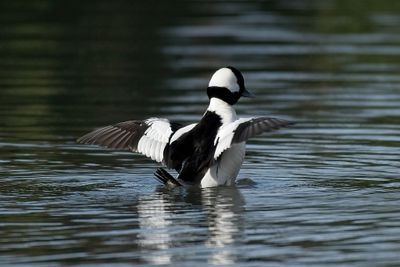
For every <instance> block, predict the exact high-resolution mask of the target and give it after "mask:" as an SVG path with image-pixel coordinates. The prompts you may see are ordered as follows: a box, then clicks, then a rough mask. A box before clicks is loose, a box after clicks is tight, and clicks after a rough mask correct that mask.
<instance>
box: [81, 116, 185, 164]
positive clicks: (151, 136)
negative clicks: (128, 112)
mask: <svg viewBox="0 0 400 267" xmlns="http://www.w3.org/2000/svg"><path fill="white" fill-rule="evenodd" d="M180 127H181V126H180V125H179V124H177V123H171V122H170V121H169V120H167V119H160V118H150V119H147V120H144V121H124V122H120V123H117V124H114V125H109V126H105V127H102V128H99V129H96V130H94V131H92V132H90V133H88V134H86V135H84V136H82V137H81V138H79V139H78V140H77V142H78V143H81V144H91V145H100V146H103V147H107V148H112V149H120V150H131V151H133V152H139V153H141V154H143V155H145V156H147V157H149V158H151V159H153V160H155V161H157V162H164V156H163V152H164V149H165V147H166V146H167V144H168V142H169V139H170V137H171V135H172V134H173V133H174V132H175V131H176V130H177V129H179V128H180Z"/></svg>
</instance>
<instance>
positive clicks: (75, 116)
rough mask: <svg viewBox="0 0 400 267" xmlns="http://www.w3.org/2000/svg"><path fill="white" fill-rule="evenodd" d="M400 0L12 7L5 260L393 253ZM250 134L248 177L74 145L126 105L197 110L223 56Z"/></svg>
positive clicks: (155, 260) (6, 31)
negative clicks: (219, 176)
mask: <svg viewBox="0 0 400 267" xmlns="http://www.w3.org/2000/svg"><path fill="white" fill-rule="evenodd" d="M399 11H400V5H399V4H398V3H397V2H394V1H379V2H376V1H354V0H353V1H340V0H336V1H265V2H258V1H255V2H253V1H246V2H241V1H234V2H223V1H209V2H208V1H184V2H170V1H169V2H168V3H167V2H165V3H163V2H160V1H159V2H152V1H147V3H133V2H132V3H131V2H130V1H112V2H111V1H97V2H96V4H95V5H94V4H93V3H89V2H82V1H80V2H77V1H47V0H44V1H31V2H29V3H28V2H26V1H8V2H4V1H3V2H2V3H1V4H0V48H1V49H0V127H1V128H0V265H27V266H54V265H66V264H85V265H95V266H97V265H101V264H111V263H112V264H115V265H117V264H120V265H122V266H123V265H132V264H137V265H147V266H150V265H156V264H170V265H174V266H193V265H196V266H197V265H222V264H225V265H232V266H243V265H244V264H246V266H398V264H399V262H400V256H399V254H398V252H399V251H400V245H399V244H400V223H399V221H400V194H399V190H400V175H399V173H400V172H399V169H400V163H399V155H400V123H399V122H400V90H399V86H400V75H399V71H398V70H399V69H400V48H399V47H400V46H399V45H400V30H399V29H400V28H399V27H398V25H399V23H400V16H399ZM225 65H233V66H236V67H238V68H239V69H241V70H242V71H243V73H244V75H245V79H246V82H247V87H248V89H249V90H250V91H251V92H252V93H254V94H256V95H257V98H255V99H243V100H242V101H241V102H240V103H239V104H238V105H237V111H238V113H239V114H240V115H242V116H251V115H271V116H276V117H281V118H286V119H291V120H295V121H297V122H298V123H297V125H296V126H295V127H293V128H291V129H285V130H282V131H280V132H278V133H275V134H268V135H262V136H260V137H257V138H255V139H253V140H252V141H251V142H250V143H249V144H248V153H247V157H246V161H245V164H244V165H243V168H242V170H241V173H240V175H239V179H242V182H241V183H240V184H239V185H238V186H237V187H236V188H214V189H207V190H189V191H185V190H183V191H179V190H177V191H168V190H164V189H162V188H161V187H159V186H158V184H157V182H156V180H155V179H154V178H153V171H154V170H155V168H156V167H157V165H156V164H154V163H152V162H150V161H148V160H146V159H145V158H143V157H141V156H138V155H133V154H131V153H125V152H114V151H108V150H104V149H100V148H97V147H91V146H82V145H77V144H75V142H74V140H75V139H76V138H77V137H79V136H81V135H82V134H84V133H86V132H87V131H89V130H91V129H92V128H94V127H98V126H102V125H107V124H109V123H113V122H119V121H124V120H128V119H141V118H147V117H150V116H154V115H157V116H161V117H167V118H170V119H173V120H177V121H178V122H181V123H189V122H192V121H195V120H198V119H199V118H200V116H201V114H202V113H203V112H204V109H205V107H206V105H207V98H206V95H205V91H204V89H205V86H206V84H207V82H208V79H209V77H210V75H211V74H212V73H213V72H214V71H215V70H216V69H217V68H219V67H221V66H225Z"/></svg>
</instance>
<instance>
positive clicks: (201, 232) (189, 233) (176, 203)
mask: <svg viewBox="0 0 400 267" xmlns="http://www.w3.org/2000/svg"><path fill="white" fill-rule="evenodd" d="M244 204H245V202H244V199H243V196H242V194H241V193H240V191H239V190H238V189H237V188H236V187H215V188H205V189H199V188H193V189H189V190H179V189H177V190H172V191H171V190H167V189H165V188H161V187H160V188H158V189H157V190H156V192H155V193H154V194H152V195H147V196H144V197H142V198H140V199H139V202H138V206H137V207H138V215H139V226H140V228H141V234H140V235H139V238H140V240H139V245H140V246H141V247H142V249H143V252H145V253H142V255H143V257H144V259H143V260H145V261H146V262H149V263H152V264H168V263H171V262H174V261H175V260H174V259H173V258H175V257H178V258H182V257H184V258H193V260H195V259H196V258H199V257H200V256H199V255H200V254H201V255H207V256H208V259H209V262H210V263H213V264H229V263H234V262H235V260H236V259H237V258H238V255H239V252H238V251H236V249H235V248H236V247H237V246H236V244H237V243H240V242H242V241H243V240H244V238H243V211H244ZM182 229H185V231H182ZM194 243H197V244H203V246H201V247H202V249H200V250H199V249H196V251H192V250H191V249H189V250H188V249H187V247H191V246H193V244H194Z"/></svg>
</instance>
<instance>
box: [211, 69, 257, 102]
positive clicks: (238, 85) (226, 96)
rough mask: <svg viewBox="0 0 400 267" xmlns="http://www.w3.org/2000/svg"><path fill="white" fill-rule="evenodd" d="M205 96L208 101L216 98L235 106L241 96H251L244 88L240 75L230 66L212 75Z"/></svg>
mask: <svg viewBox="0 0 400 267" xmlns="http://www.w3.org/2000/svg"><path fill="white" fill-rule="evenodd" d="M207 95H208V97H209V98H210V99H211V98H213V97H216V98H219V99H221V100H223V101H225V102H226V103H228V104H230V105H233V104H236V102H238V100H239V98H241V97H242V96H244V97H251V96H252V94H251V93H250V92H249V91H247V90H246V87H245V86H244V78H243V75H242V73H240V71H239V70H238V69H236V68H234V67H230V66H228V67H225V68H222V69H219V70H217V71H216V72H215V73H214V75H213V76H212V77H211V80H210V83H209V84H208V87H207Z"/></svg>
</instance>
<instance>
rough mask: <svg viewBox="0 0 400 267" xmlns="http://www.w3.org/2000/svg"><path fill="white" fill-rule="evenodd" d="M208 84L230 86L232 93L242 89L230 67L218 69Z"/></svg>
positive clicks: (210, 85)
mask: <svg viewBox="0 0 400 267" xmlns="http://www.w3.org/2000/svg"><path fill="white" fill-rule="evenodd" d="M208 86H209V87H212V86H216V87H225V88H228V89H229V90H230V91H231V92H232V93H233V92H239V90H240V87H239V84H238V83H237V78H236V76H235V74H234V73H233V72H232V71H231V70H230V69H228V68H222V69H219V70H217V71H216V72H215V73H214V75H213V76H212V77H211V80H210V83H209V84H208Z"/></svg>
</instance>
